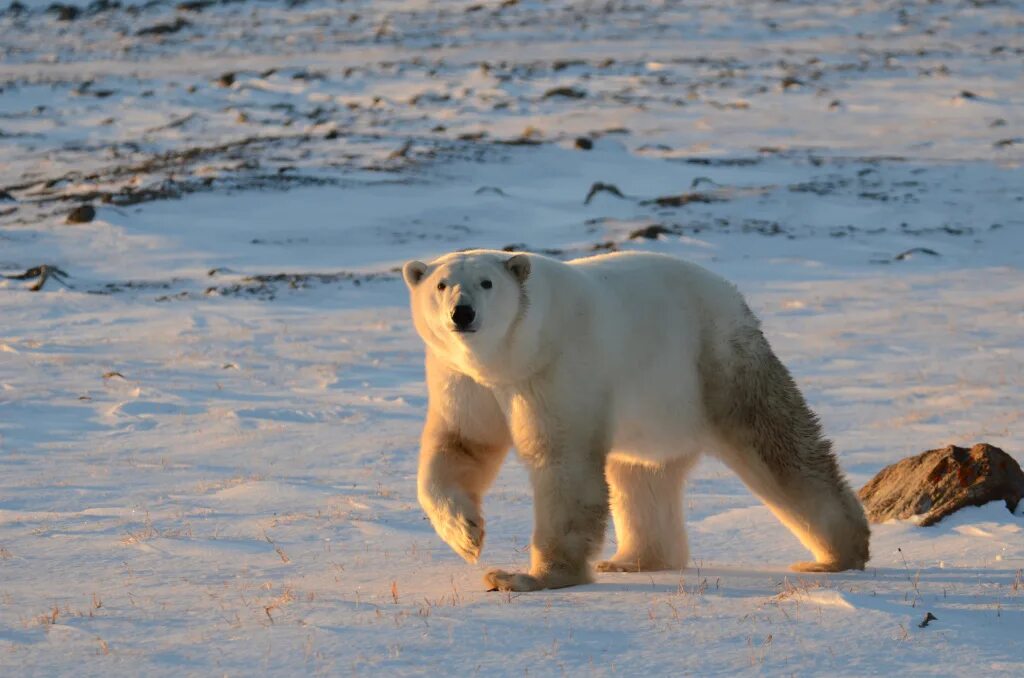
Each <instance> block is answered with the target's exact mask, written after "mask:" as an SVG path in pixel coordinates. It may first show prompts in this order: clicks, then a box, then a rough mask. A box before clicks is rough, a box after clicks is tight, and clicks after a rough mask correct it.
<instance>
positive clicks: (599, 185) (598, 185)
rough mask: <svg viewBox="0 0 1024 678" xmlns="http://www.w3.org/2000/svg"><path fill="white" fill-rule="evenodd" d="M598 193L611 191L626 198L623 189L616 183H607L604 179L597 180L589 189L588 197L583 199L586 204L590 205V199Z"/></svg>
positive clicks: (618, 196) (616, 195)
mask: <svg viewBox="0 0 1024 678" xmlns="http://www.w3.org/2000/svg"><path fill="white" fill-rule="evenodd" d="M598 193H611V194H612V195H614V196H615V197H617V198H625V197H626V196H624V195H623V194H622V191H620V190H619V187H618V186H616V185H615V184H606V183H604V182H603V181H595V182H594V183H593V184H591V186H590V190H589V191H587V197H586V198H584V199H583V204H584V205H589V204H590V201H591V200H593V199H594V196H595V195H597V194H598Z"/></svg>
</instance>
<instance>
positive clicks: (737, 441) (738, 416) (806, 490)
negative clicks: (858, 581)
mask: <svg viewBox="0 0 1024 678" xmlns="http://www.w3.org/2000/svg"><path fill="white" fill-rule="evenodd" d="M730 349H731V356H730V357H729V358H726V359H725V360H723V361H706V362H705V364H704V365H702V370H703V371H704V374H703V378H704V381H705V388H706V389H707V392H706V394H705V401H706V402H705V405H706V408H707V412H708V416H709V419H710V420H711V422H712V424H713V425H714V426H715V428H716V430H717V433H718V437H719V438H720V440H721V441H722V443H723V445H722V449H721V450H720V452H721V457H722V460H723V461H724V462H725V463H726V464H727V465H728V466H729V467H731V468H732V469H733V470H734V471H735V472H736V473H737V475H739V476H740V478H741V479H742V480H743V482H744V483H746V484H747V486H748V487H749V488H750V489H751V490H752V491H753V492H754V493H755V494H756V495H758V496H759V497H760V498H761V499H762V500H763V501H764V502H765V504H767V505H768V508H770V509H771V511H772V513H774V514H775V516H776V517H777V518H778V519H779V520H780V521H782V523H783V524H784V525H785V526H786V527H788V528H789V529H790V531H792V532H793V534H794V535H796V537H797V538H798V539H799V540H800V542H801V543H802V544H803V545H804V546H805V547H806V548H807V549H808V550H809V551H810V552H811V553H812V554H814V558H815V561H816V562H812V563H795V564H794V565H792V569H794V570H797V571H803V572H838V571H841V570H848V569H864V565H865V563H867V561H868V542H869V538H870V529H869V528H868V523H867V519H866V518H865V516H864V508H863V507H862V506H861V503H860V502H859V501H858V500H857V497H856V495H854V493H853V491H852V490H851V489H850V486H849V485H848V484H847V482H846V479H845V478H844V477H843V474H842V472H841V471H840V469H839V465H838V463H837V461H836V457H835V455H834V454H833V452H832V446H831V443H830V442H829V441H828V440H827V439H826V438H825V437H824V436H823V435H822V431H821V426H820V425H819V423H818V418H817V416H815V414H814V413H813V412H812V411H811V410H810V408H809V407H808V406H807V403H806V402H805V401H804V398H803V396H802V395H801V393H800V391H799V390H798V389H797V386H796V384H795V383H794V382H793V378H792V377H791V376H790V374H789V371H788V370H787V369H786V368H785V367H784V366H783V365H782V363H781V362H779V360H778V358H776V357H775V354H774V353H773V352H772V350H771V348H770V347H769V346H768V342H767V340H765V338H764V336H763V335H762V334H761V332H760V330H759V329H757V328H756V326H754V327H747V328H745V330H743V331H741V332H740V333H739V334H738V336H737V337H735V338H734V340H733V341H732V342H731V345H730Z"/></svg>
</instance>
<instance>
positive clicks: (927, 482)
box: [857, 443, 1024, 526]
mask: <svg viewBox="0 0 1024 678" xmlns="http://www.w3.org/2000/svg"><path fill="white" fill-rule="evenodd" d="M857 494H858V496H860V500H861V501H862V502H863V503H864V510H865V511H866V512H867V515H868V520H870V521H871V522H872V523H881V522H885V521H886V520H889V519H890V518H901V519H904V518H913V519H914V521H915V522H917V523H918V524H920V525H922V526H926V525H934V524H935V523H937V522H939V521H940V520H942V519H943V518H945V517H946V516H948V515H949V514H950V513H953V512H954V511H958V510H960V509H962V508H963V507H965V506H981V505H982V504H987V503H988V502H990V501H996V500H1003V501H1005V502H1006V508H1008V509H1009V510H1010V511H1011V512H1012V511H1015V510H1016V509H1017V504H1018V502H1020V500H1021V498H1022V497H1024V471H1021V468H1020V465H1019V464H1018V463H1017V461H1016V460H1015V459H1014V458H1013V457H1011V456H1010V455H1008V454H1007V453H1006V452H1003V451H1002V450H1001V449H999V448H998V447H993V446H992V445H989V444H987V443H979V444H977V445H975V446H974V447H972V448H971V449H969V450H968V449H967V448H964V447H956V446H955V445H949V446H948V447H943V448H940V449H937V450H928V451H927V452H923V453H921V454H919V455H917V456H916V457H907V458H906V459H903V460H901V461H898V462H896V463H895V464H893V465H891V466H886V467H885V468H884V469H882V470H881V471H880V472H879V474H878V475H876V476H875V477H874V478H872V479H871V481H870V482H869V483H868V484H867V485H865V486H864V487H862V488H861V489H860V492H858V493H857Z"/></svg>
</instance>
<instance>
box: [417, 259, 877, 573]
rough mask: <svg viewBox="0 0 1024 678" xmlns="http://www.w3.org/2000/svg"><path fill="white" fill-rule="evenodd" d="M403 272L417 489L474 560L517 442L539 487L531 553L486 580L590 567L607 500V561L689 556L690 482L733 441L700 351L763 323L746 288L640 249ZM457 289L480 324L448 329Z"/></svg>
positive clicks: (444, 263) (441, 530) (618, 565)
mask: <svg viewBox="0 0 1024 678" xmlns="http://www.w3.org/2000/svg"><path fill="white" fill-rule="evenodd" d="M404 274H405V278H406V281H407V283H408V284H409V288H410V294H411V305H412V313H413V319H414V322H415V325H416V329H417V331H418V332H419V334H420V336H421V337H422V338H423V340H424V342H425V343H426V346H427V351H426V353H427V378H428V389H429V393H430V403H429V409H428V415H427V424H426V426H425V429H424V436H423V445H422V450H421V465H420V477H419V484H420V488H419V489H420V501H421V503H422V504H423V506H424V509H425V510H426V512H427V515H428V516H429V517H430V519H431V522H432V523H433V524H434V526H435V528H436V530H437V532H438V534H439V535H440V536H441V537H442V539H444V540H445V541H446V542H447V543H448V544H450V545H451V546H452V548H453V549H454V550H455V551H456V552H458V553H459V554H460V555H462V556H463V557H465V558H467V559H468V560H471V561H474V562H475V561H476V559H477V557H478V556H479V553H480V549H481V548H482V545H483V536H484V532H483V525H484V524H483V518H482V516H481V514H480V498H481V495H482V493H483V492H484V491H485V490H486V488H487V486H488V485H489V484H490V482H491V481H492V480H493V478H494V475H495V474H496V473H497V470H498V467H499V466H500V464H501V462H502V460H503V459H504V456H505V454H506V451H507V449H508V447H509V446H510V444H512V443H514V444H515V446H516V448H517V449H518V451H519V453H520V455H521V457H522V459H523V461H524V463H525V464H526V466H527V468H528V469H529V470H530V475H531V481H532V483H533V486H534V498H535V504H536V511H535V514H536V527H535V532H534V537H533V548H532V567H531V570H530V574H528V575H527V574H512V573H506V572H502V571H494V572H491V573H489V574H488V578H487V581H488V583H489V584H490V585H492V586H494V587H496V588H511V589H516V590H531V589H536V588H545V587H557V586H566V585H572V584H576V583H581V582H585V581H588V580H589V578H590V570H589V567H588V566H587V564H586V560H587V558H590V557H592V556H593V555H595V553H596V551H597V550H598V549H599V547H600V543H601V538H602V535H603V531H604V526H605V521H606V517H607V512H608V506H609V503H610V505H611V509H612V513H613V518H614V520H615V526H616V532H617V533H618V537H619V551H618V553H617V554H616V556H615V557H614V558H613V559H612V561H609V562H607V563H602V564H601V565H600V566H599V568H600V569H658V568H661V567H682V566H684V565H685V563H686V561H687V558H688V555H687V551H686V538H685V533H684V528H683V519H682V506H681V499H680V492H681V489H682V484H683V481H684V479H685V475H686V473H687V471H688V470H689V468H690V467H692V465H693V463H694V461H695V460H696V459H697V457H698V455H699V454H700V453H701V452H702V451H704V450H708V449H714V448H715V447H716V446H721V445H722V436H721V435H718V433H719V431H716V430H715V428H714V427H713V426H712V425H711V417H709V414H708V412H707V405H706V403H707V402H708V398H707V388H708V385H707V381H708V377H707V375H706V374H704V375H703V377H702V372H701V366H700V361H701V360H703V359H704V357H705V356H706V355H710V354H709V346H728V345H729V342H730V340H731V339H732V338H733V337H735V336H736V335H737V332H739V331H740V330H741V329H743V328H746V327H750V326H751V323H754V327H755V328H756V319H754V318H753V316H752V315H751V314H750V312H749V310H748V309H747V307H746V305H745V303H744V301H743V299H742V297H741V296H740V294H739V293H738V292H737V290H736V289H735V288H734V287H733V286H732V285H731V284H729V283H728V282H726V281H724V280H722V279H721V278H719V277H718V276H715V275H714V274H712V273H710V272H708V271H706V270H705V269H703V268H701V267H699V266H696V265H694V264H690V263H687V262H683V261H680V260H677V259H674V258H671V257H667V256H661V255H656V254H642V253H628V254H627V253H622V254H609V255H603V256H597V257H591V258H587V259H580V260H576V261H571V262H568V263H562V262H559V261H555V260H552V259H549V258H546V257H541V256H537V255H532V254H531V255H523V254H519V255H515V256H513V255H510V254H508V253H505V252H494V251H485V250H478V251H472V252H462V253H454V254H449V255H446V256H444V257H441V258H440V259H438V260H436V261H434V262H432V263H431V264H429V265H427V264H422V263H420V262H410V263H409V264H407V265H406V267H405V269H404ZM485 280H488V281H490V282H491V287H490V289H485V288H484V283H483V281H485ZM439 283H443V284H444V290H439V289H438V284H439ZM456 304H469V305H472V307H473V308H474V309H475V311H476V320H475V321H474V324H475V328H474V329H475V331H474V332H472V333H461V332H456V331H454V330H455V326H454V324H453V321H452V312H453V309H454V307H455V305H456ZM766 346H767V345H766ZM719 353H721V351H719ZM724 355H726V358H725V359H726V360H728V357H727V353H726V354H724ZM719 357H721V356H719ZM772 357H773V358H774V356H772ZM783 371H784V368H783ZM786 376H787V377H788V373H786ZM794 388H795V387H794ZM801 402H802V401H801ZM811 416H812V417H813V415H811ZM743 454H749V452H742V453H739V454H731V455H728V454H727V455H726V456H727V457H728V458H729V459H730V460H735V459H736V458H742V457H743ZM740 465H742V462H740ZM749 467H750V468H751V469H754V468H760V467H758V466H757V464H756V463H752V464H750V465H749ZM744 468H745V467H744ZM752 473H757V471H752ZM606 474H607V475H606ZM758 478H759V479H760V476H759V477H758ZM748 482H749V479H748ZM773 482H774V481H773ZM609 483H610V485H611V490H610V493H609ZM762 484H764V483H762ZM768 485H769V486H770V487H768V490H766V491H765V492H764V493H761V494H762V497H764V498H766V499H767V498H768V497H767V495H770V494H771V493H772V492H771V490H772V488H774V487H775V485H773V484H772V483H768ZM758 489H760V488H758ZM830 491H831V490H829V489H828V488H825V489H824V490H821V492H817V491H814V490H809V491H808V492H809V493H811V494H822V493H824V494H825V495H827V494H828V492H830ZM787 501H788V500H787V499H786V498H782V499H778V501H777V502H776V503H779V504H783V505H784V504H786V502H787ZM775 508H776V507H775V506H773V510H774V509H775ZM782 513H785V511H782ZM780 515H781V514H780ZM786 522H787V524H790V523H792V522H794V521H791V520H789V519H786ZM790 527H791V528H792V529H794V531H796V532H798V533H799V532H800V528H799V526H794V525H790ZM803 536H806V535H803ZM804 541H805V543H808V544H809V545H810V544H811V543H812V542H814V540H813V539H811V540H810V541H808V540H807V539H805V540H804ZM865 548H866V547H865ZM815 550H816V551H821V552H820V553H818V552H816V553H815V555H816V557H818V558H819V560H827V559H828V558H832V559H833V560H835V558H834V556H830V555H829V554H827V553H825V551H822V550H821V549H815ZM826 550H827V549H826Z"/></svg>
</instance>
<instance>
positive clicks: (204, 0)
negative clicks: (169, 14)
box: [177, 0, 216, 12]
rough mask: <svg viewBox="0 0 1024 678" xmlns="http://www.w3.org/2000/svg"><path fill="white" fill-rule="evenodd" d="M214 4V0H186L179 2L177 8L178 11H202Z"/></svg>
mask: <svg viewBox="0 0 1024 678" xmlns="http://www.w3.org/2000/svg"><path fill="white" fill-rule="evenodd" d="M215 4H216V2H215V0H187V1H186V2H179V3H178V5H177V9H178V11H179V12H202V11H203V10H204V9H206V8H207V7H210V6H212V5H215Z"/></svg>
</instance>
